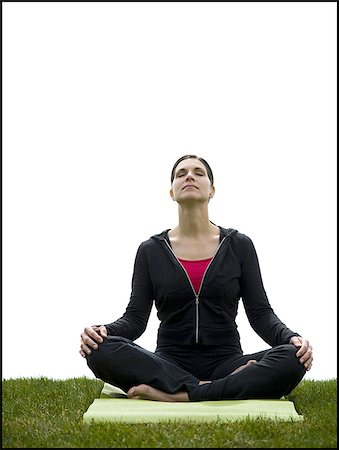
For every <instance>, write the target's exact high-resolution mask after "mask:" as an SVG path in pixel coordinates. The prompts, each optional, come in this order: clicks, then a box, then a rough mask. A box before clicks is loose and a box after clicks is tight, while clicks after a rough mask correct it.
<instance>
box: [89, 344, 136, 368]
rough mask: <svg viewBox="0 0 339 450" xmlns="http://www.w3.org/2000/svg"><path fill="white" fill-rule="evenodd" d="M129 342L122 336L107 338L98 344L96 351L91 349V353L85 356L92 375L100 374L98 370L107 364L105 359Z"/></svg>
mask: <svg viewBox="0 0 339 450" xmlns="http://www.w3.org/2000/svg"><path fill="white" fill-rule="evenodd" d="M130 342H131V341H130V340H129V339H127V338H124V337H122V336H107V338H106V339H104V340H103V342H101V343H98V348H97V349H92V351H91V353H90V354H89V355H87V356H86V360H87V365H88V367H89V368H90V369H91V370H92V372H94V374H98V373H100V369H101V368H102V367H103V366H105V365H106V364H107V359H108V358H109V357H110V355H112V352H114V351H116V350H118V349H119V348H121V347H122V346H124V345H126V344H128V343H130Z"/></svg>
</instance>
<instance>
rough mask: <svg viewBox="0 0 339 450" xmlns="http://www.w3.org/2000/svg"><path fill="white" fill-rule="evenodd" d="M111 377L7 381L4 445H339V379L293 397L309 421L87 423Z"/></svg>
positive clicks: (306, 383)
mask: <svg viewBox="0 0 339 450" xmlns="http://www.w3.org/2000/svg"><path fill="white" fill-rule="evenodd" d="M102 387H103V382H102V381H100V380H96V379H89V378H86V377H82V378H73V379H68V380H53V379H48V378H18V379H8V380H3V381H2V448H336V447H337V438H336V430H337V409H336V404H337V402H336V399H337V380H336V379H331V380H324V381H313V380H303V381H302V382H301V383H300V384H299V385H298V386H297V387H296V388H295V389H294V391H292V392H291V394H290V395H289V396H288V399H289V400H292V401H293V402H294V404H295V408H296V410H297V411H298V413H299V414H302V415H303V416H304V420H303V421H302V422H299V421H296V422H293V421H291V422H289V421H286V422H285V421H274V420H265V419H260V420H259V419H255V420H254V419H251V420H250V419H247V420H241V421H236V422H229V423H226V424H225V423H221V422H208V423H205V424H204V423H191V422H169V421H168V422H162V423H157V424H155V423H153V424H152V423H148V424H116V423H94V424H91V425H89V424H85V423H83V422H82V416H83V413H84V412H85V411H86V410H87V408H88V407H89V405H90V404H91V403H92V402H93V400H94V398H98V397H99V396H100V392H101V389H102Z"/></svg>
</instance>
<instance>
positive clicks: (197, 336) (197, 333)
mask: <svg viewBox="0 0 339 450" xmlns="http://www.w3.org/2000/svg"><path fill="white" fill-rule="evenodd" d="M226 237H227V236H224V237H223V239H222V241H221V242H220V244H219V245H218V248H217V250H216V252H215V253H214V256H213V258H212V259H211V261H210V262H209V264H208V266H207V267H206V270H205V272H204V274H203V277H202V279H201V283H200V287H199V291H198V293H196V292H195V289H194V287H193V284H192V281H191V279H190V277H189V275H188V273H187V270H186V269H185V267H184V266H183V265H182V264H181V262H180V261H179V259H178V258H177V256H176V254H175V253H174V251H173V250H172V247H171V246H170V245H169V243H168V242H167V240H166V239H164V240H165V243H166V245H167V247H168V248H169V249H170V250H171V252H172V253H173V256H174V257H175V259H176V260H177V261H178V263H179V265H180V266H181V267H182V269H183V271H184V272H185V274H186V277H187V279H188V281H189V283H190V285H191V288H192V291H193V294H194V297H195V317H196V322H195V323H196V325H195V343H196V344H198V342H199V296H200V292H201V288H202V284H203V282H204V279H205V276H206V273H207V271H208V269H209V267H210V265H211V264H212V262H213V261H214V258H215V257H216V255H217V253H218V251H219V249H220V247H221V245H222V243H223V242H224V240H225V239H226Z"/></svg>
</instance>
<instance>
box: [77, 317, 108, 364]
mask: <svg viewBox="0 0 339 450" xmlns="http://www.w3.org/2000/svg"><path fill="white" fill-rule="evenodd" d="M105 338H107V328H106V327H105V325H100V326H97V325H92V326H91V327H86V328H85V329H84V331H83V332H82V333H81V335H80V350H79V353H80V355H81V356H82V357H83V358H86V356H88V355H90V354H91V353H92V350H91V349H94V350H96V349H97V348H98V344H101V343H102V342H103V341H104V339H105Z"/></svg>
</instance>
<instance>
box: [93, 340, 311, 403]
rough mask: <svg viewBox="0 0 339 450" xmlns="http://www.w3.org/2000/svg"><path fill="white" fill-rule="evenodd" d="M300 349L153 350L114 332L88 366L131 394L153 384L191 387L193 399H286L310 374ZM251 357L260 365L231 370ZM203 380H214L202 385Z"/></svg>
mask: <svg viewBox="0 0 339 450" xmlns="http://www.w3.org/2000/svg"><path fill="white" fill-rule="evenodd" d="M297 351H298V349H297V347H295V346H294V345H291V344H284V345H279V346H277V347H273V348H271V349H269V350H264V351H261V352H257V353H253V354H250V355H243V354H241V353H233V354H226V353H225V350H224V349H223V348H221V347H215V346H177V347H171V348H161V349H157V350H156V351H155V353H153V352H150V351H148V350H145V349H143V348H142V347H140V346H139V345H137V344H135V343H134V342H132V341H131V340H129V339H126V338H123V337H120V336H108V337H107V338H106V339H104V342H103V343H101V344H99V348H98V349H97V350H92V353H91V354H90V355H88V356H87V364H88V367H89V368H90V369H91V370H92V372H93V373H94V375H95V376H96V377H97V378H99V379H101V380H103V381H105V382H107V383H110V384H113V385H115V386H118V387H120V388H121V389H123V390H124V391H125V392H127V391H128V390H129V389H130V388H131V387H132V386H136V385H138V384H148V385H150V386H152V387H154V388H156V389H159V390H161V391H164V392H167V393H170V394H174V393H176V392H182V391H185V392H187V393H188V396H189V399H190V400H191V401H201V400H223V399H255V398H281V397H282V396H283V395H287V394H289V393H290V392H291V391H292V390H293V389H294V388H295V387H296V386H297V384H298V383H299V382H300V381H301V379H302V378H303V376H304V375H305V373H306V369H305V368H304V366H303V365H302V364H301V363H300V362H299V359H298V358H297V357H296V352H297ZM250 359H255V360H256V361H257V363H256V364H253V365H251V366H248V367H247V368H246V369H244V370H241V371H240V372H238V373H235V374H233V375H232V374H231V372H233V370H235V369H236V368H237V367H239V366H241V365H243V364H246V362H247V361H249V360H250ZM200 380H212V383H205V384H202V385H199V381H200Z"/></svg>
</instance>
